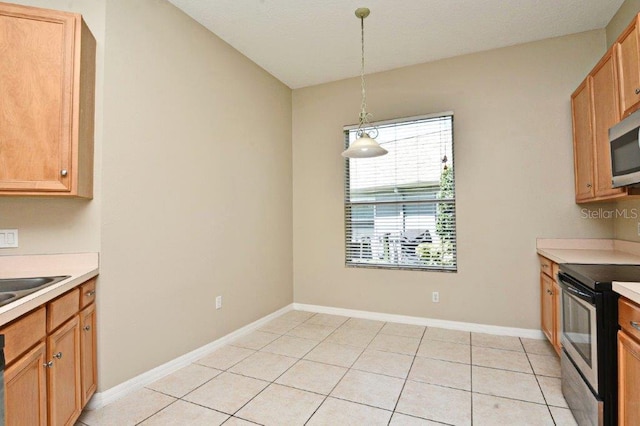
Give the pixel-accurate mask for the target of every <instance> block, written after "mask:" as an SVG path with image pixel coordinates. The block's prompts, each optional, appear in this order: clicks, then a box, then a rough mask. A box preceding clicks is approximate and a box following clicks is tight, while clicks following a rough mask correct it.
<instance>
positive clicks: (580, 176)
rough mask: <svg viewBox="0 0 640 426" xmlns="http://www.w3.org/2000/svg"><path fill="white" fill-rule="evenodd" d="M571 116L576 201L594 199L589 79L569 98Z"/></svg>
mask: <svg viewBox="0 0 640 426" xmlns="http://www.w3.org/2000/svg"><path fill="white" fill-rule="evenodd" d="M571 110H572V115H573V158H574V173H575V185H576V201H577V202H581V201H586V200H589V199H592V198H593V197H594V194H595V193H594V189H593V132H592V128H593V126H592V109H591V77H588V78H587V79H586V80H585V81H584V82H583V83H582V84H581V85H580V86H579V87H578V89H576V91H575V92H574V93H573V95H572V96H571Z"/></svg>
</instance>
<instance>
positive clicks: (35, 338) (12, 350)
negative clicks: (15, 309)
mask: <svg viewBox="0 0 640 426" xmlns="http://www.w3.org/2000/svg"><path fill="white" fill-rule="evenodd" d="M46 318H47V316H46V310H45V308H44V306H41V307H40V308H38V309H36V310H35V311H33V312H31V313H29V314H26V315H24V316H22V317H20V318H19V319H17V320H16V321H13V322H12V323H10V324H9V325H6V326H4V327H2V328H1V329H0V334H4V342H5V346H4V356H5V360H6V363H7V364H9V363H11V361H13V360H15V359H16V358H18V357H19V356H20V355H22V354H23V353H24V352H26V351H27V350H29V349H30V348H31V347H32V346H34V345H35V344H36V343H38V342H39V341H41V340H43V339H44V338H45V336H46V334H47V327H46Z"/></svg>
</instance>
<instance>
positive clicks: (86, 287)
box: [80, 278, 96, 308]
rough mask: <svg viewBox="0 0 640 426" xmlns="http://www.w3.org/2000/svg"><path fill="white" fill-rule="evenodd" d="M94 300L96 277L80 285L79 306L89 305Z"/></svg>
mask: <svg viewBox="0 0 640 426" xmlns="http://www.w3.org/2000/svg"><path fill="white" fill-rule="evenodd" d="M94 300H96V279H95V278H93V279H90V280H89V281H87V282H86V283H84V284H82V285H81V286H80V308H84V307H85V306H89V305H90V304H91V303H93V301H94Z"/></svg>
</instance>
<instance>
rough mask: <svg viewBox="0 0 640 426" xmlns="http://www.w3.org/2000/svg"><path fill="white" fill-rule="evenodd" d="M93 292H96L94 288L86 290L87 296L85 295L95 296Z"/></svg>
mask: <svg viewBox="0 0 640 426" xmlns="http://www.w3.org/2000/svg"><path fill="white" fill-rule="evenodd" d="M95 294H96V291H95V290H90V291H88V292H87V293H86V296H87V297H91V296H95Z"/></svg>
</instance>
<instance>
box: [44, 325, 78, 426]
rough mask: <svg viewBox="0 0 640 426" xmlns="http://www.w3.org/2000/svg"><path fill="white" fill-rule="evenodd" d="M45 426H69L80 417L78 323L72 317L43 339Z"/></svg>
mask: <svg viewBox="0 0 640 426" xmlns="http://www.w3.org/2000/svg"><path fill="white" fill-rule="evenodd" d="M47 359H48V360H51V361H53V365H52V366H51V367H50V368H48V369H47V380H48V381H47V384H48V388H47V389H48V395H49V424H50V425H51V426H61V425H73V424H74V422H75V421H76V419H77V418H78V417H79V416H80V411H81V409H82V405H81V404H82V397H81V395H80V389H81V387H80V386H81V385H80V319H79V316H78V315H76V316H75V317H73V318H72V319H70V320H69V321H67V322H66V323H65V324H64V325H62V326H61V327H60V328H59V329H57V330H56V331H55V332H53V333H52V334H50V335H49V337H48V338H47Z"/></svg>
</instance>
